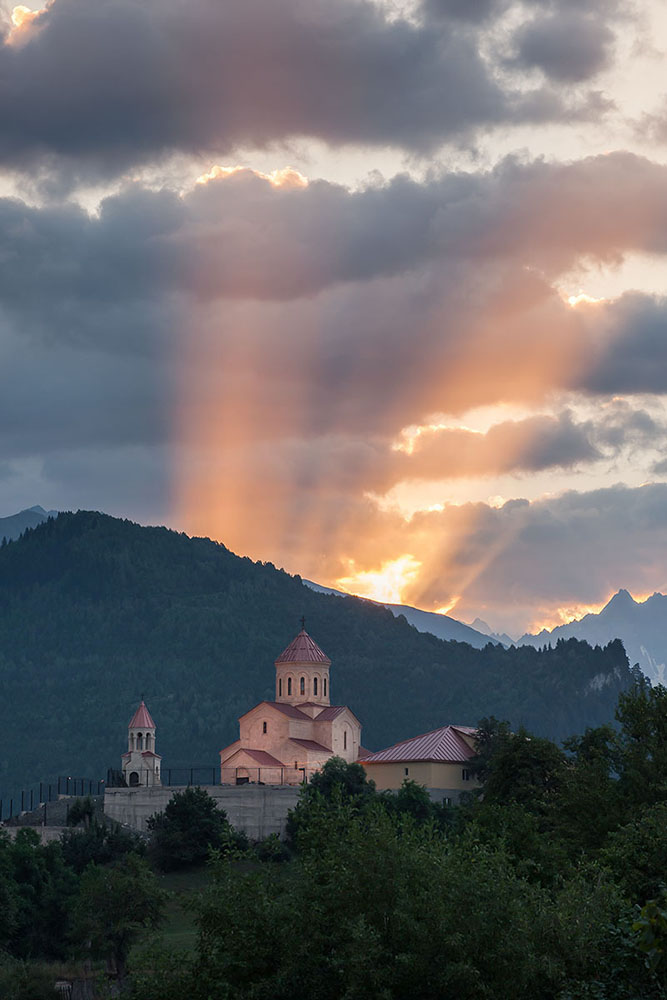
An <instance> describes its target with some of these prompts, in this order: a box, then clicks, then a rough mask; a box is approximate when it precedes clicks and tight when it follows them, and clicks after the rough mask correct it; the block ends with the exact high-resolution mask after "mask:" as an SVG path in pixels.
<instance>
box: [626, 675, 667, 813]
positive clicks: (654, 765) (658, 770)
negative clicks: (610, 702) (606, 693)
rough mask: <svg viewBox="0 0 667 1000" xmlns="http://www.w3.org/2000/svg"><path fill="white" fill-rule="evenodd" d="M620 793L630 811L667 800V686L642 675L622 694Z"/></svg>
mask: <svg viewBox="0 0 667 1000" xmlns="http://www.w3.org/2000/svg"><path fill="white" fill-rule="evenodd" d="M616 718H617V720H618V722H619V723H620V726H621V731H620V735H619V743H620V774H619V793H620V795H621V799H622V801H623V803H624V804H625V805H626V808H627V810H628V812H629V813H630V812H632V811H634V809H635V808H636V807H637V806H638V805H643V804H646V805H650V804H652V803H654V802H660V801H664V800H666V799H667V777H666V775H667V688H664V687H663V686H662V685H660V684H659V685H657V686H656V687H651V685H650V684H649V682H648V681H647V680H646V679H645V678H643V679H642V680H640V681H638V682H637V683H636V684H635V686H634V687H633V688H631V689H630V690H629V691H626V692H625V693H623V694H621V696H620V697H619V700H618V709H617V711H616Z"/></svg>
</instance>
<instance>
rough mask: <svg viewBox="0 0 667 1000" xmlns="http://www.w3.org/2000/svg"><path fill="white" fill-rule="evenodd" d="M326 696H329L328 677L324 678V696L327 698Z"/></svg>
mask: <svg viewBox="0 0 667 1000" xmlns="http://www.w3.org/2000/svg"><path fill="white" fill-rule="evenodd" d="M326 696H327V679H326V677H325V678H324V697H325V698H326Z"/></svg>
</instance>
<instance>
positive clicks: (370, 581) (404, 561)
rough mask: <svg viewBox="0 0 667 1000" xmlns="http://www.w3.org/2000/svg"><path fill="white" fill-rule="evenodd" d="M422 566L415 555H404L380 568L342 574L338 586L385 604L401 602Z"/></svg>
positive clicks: (337, 582)
mask: <svg viewBox="0 0 667 1000" xmlns="http://www.w3.org/2000/svg"><path fill="white" fill-rule="evenodd" d="M420 566H421V563H419V562H418V561H417V560H416V559H415V558H414V557H413V556H411V555H404V556H400V557H399V558H398V559H392V560H389V561H388V562H385V563H383V564H382V566H381V567H380V569H379V570H359V571H357V572H353V573H351V574H350V575H349V576H342V577H340V578H339V579H338V580H337V581H336V586H337V587H340V588H341V589H342V590H347V591H348V592H349V593H352V594H356V595H357V596H358V597H369V598H370V599H371V600H373V601H381V602H382V603H385V604H399V603H400V602H401V600H402V599H403V594H404V592H405V590H406V587H407V586H408V585H409V584H410V583H412V581H413V580H414V579H415V577H416V575H417V573H418V572H419V569H420ZM350 568H351V569H352V568H353V566H351V567H350Z"/></svg>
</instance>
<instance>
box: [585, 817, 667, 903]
mask: <svg viewBox="0 0 667 1000" xmlns="http://www.w3.org/2000/svg"><path fill="white" fill-rule="evenodd" d="M600 860H601V861H602V863H603V864H604V865H605V866H606V867H607V868H609V870H610V871H611V872H612V873H613V876H614V879H615V880H616V882H617V883H618V885H619V886H620V887H621V889H622V890H623V892H624V893H625V895H626V897H627V898H628V899H629V900H630V902H632V903H639V905H640V906H641V905H642V904H643V903H645V902H646V901H647V900H649V899H653V898H655V897H656V896H658V895H659V894H660V892H661V891H662V890H663V888H665V885H666V883H667V802H657V803H655V805H652V806H647V807H646V808H645V809H644V810H643V811H642V812H641V814H640V815H638V816H637V817H635V819H633V820H631V822H630V823H626V824H625V826H622V827H620V828H619V829H618V830H615V831H614V832H613V833H611V834H610V835H609V837H608V838H607V842H606V844H605V846H604V848H603V849H602V851H601V855H600Z"/></svg>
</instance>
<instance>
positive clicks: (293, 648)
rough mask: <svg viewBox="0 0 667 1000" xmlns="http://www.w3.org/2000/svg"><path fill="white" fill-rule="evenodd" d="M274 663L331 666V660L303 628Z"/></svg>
mask: <svg viewBox="0 0 667 1000" xmlns="http://www.w3.org/2000/svg"><path fill="white" fill-rule="evenodd" d="M275 662H276V663H324V664H326V665H327V666H331V660H330V659H329V657H328V656H327V654H326V653H325V652H324V650H322V649H320V647H319V646H318V645H317V643H316V642H315V640H314V639H312V638H311V637H310V636H309V635H308V633H307V632H306V630H305V628H302V629H301V631H300V632H299V634H298V635H297V636H296V638H294V639H292V641H291V642H290V644H289V646H288V647H287V649H284V650H283V651H282V653H281V654H280V656H279V657H278V659H277V660H276V661H275Z"/></svg>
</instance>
